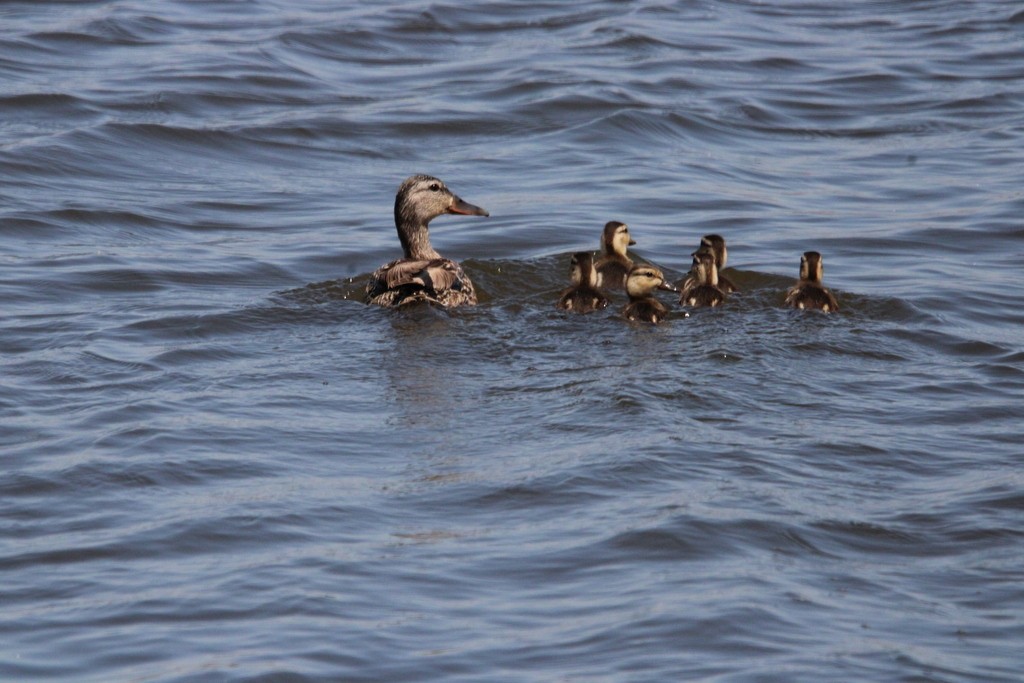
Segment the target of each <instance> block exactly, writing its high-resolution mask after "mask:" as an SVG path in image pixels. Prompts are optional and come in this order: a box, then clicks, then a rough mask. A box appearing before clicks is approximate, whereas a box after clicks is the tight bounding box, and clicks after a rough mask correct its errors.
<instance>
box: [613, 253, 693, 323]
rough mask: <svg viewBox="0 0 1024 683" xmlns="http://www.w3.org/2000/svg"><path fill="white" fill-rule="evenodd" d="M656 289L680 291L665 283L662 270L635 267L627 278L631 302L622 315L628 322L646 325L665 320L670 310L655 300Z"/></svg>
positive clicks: (640, 266)
mask: <svg viewBox="0 0 1024 683" xmlns="http://www.w3.org/2000/svg"><path fill="white" fill-rule="evenodd" d="M656 289H661V290H665V291H668V292H678V291H679V290H678V289H676V288H675V287H673V286H672V285H671V284H669V283H668V282H666V281H665V275H664V274H663V273H662V272H661V270H660V269H658V268H655V267H654V266H649V265H639V266H633V268H632V269H630V271H629V275H627V277H626V294H628V295H629V302H628V303H627V304H626V307H625V308H624V309H623V310H622V315H623V316H624V317H625V318H626V319H627V320H636V321H639V322H645V323H654V324H657V323H660V322H661V321H662V320H664V319H665V316H666V315H668V308H667V307H666V306H665V304H663V303H661V302H660V301H658V300H657V299H655V298H654V290H656Z"/></svg>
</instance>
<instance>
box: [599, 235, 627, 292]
mask: <svg viewBox="0 0 1024 683" xmlns="http://www.w3.org/2000/svg"><path fill="white" fill-rule="evenodd" d="M634 244H636V240H634V239H633V237H632V236H631V235H630V234H629V226H628V225H626V224H625V223H621V222H619V221H608V222H607V223H605V225H604V232H602V233H601V250H602V252H603V255H602V256H601V258H600V259H598V261H597V266H596V267H597V272H598V273H599V274H600V275H601V279H602V282H603V283H604V284H605V285H606V286H608V287H616V288H618V287H625V286H626V276H627V275H628V274H629V269H630V268H632V267H633V260H632V259H631V258H629V256H628V255H627V254H626V250H627V249H628V248H629V247H631V246H633V245H634Z"/></svg>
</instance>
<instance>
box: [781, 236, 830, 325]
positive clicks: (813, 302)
mask: <svg viewBox="0 0 1024 683" xmlns="http://www.w3.org/2000/svg"><path fill="white" fill-rule="evenodd" d="M823 272H824V267H823V266H822V263H821V254H819V253H818V252H816V251H805V252H804V255H803V256H801V257H800V280H799V281H798V282H797V283H796V284H795V285H793V286H792V287H790V289H789V291H788V292H786V305H787V306H792V307H793V308H799V309H805V308H815V309H820V310H822V311H825V312H826V313H835V312H836V311H838V310H839V303H838V302H837V301H836V298H835V297H834V296H832V292H830V291H828V290H827V289H825V285H823V284H822V282H821V276H822V273H823Z"/></svg>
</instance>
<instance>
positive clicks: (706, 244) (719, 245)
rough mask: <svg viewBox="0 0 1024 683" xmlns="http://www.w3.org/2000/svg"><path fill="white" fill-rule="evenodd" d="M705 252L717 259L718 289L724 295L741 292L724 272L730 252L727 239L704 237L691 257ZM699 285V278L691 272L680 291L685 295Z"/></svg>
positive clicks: (718, 236) (714, 236)
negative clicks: (726, 243)
mask: <svg viewBox="0 0 1024 683" xmlns="http://www.w3.org/2000/svg"><path fill="white" fill-rule="evenodd" d="M705 252H706V253H710V254H712V255H713V256H714V257H715V268H716V269H717V271H718V288H719V289H720V290H722V292H723V293H724V294H732V293H733V292H738V291H740V288H739V287H737V286H736V284H735V283H734V282H733V281H732V280H730V279H729V278H728V276H726V275H725V274H724V273H723V272H722V270H723V269H724V268H725V264H726V263H727V262H728V261H729V250H728V249H727V248H726V246H725V238H724V237H722V236H721V235H704V236H703V237H701V238H700V246H699V247H697V251H695V252H693V253H692V254H691V256H697V254H700V253H705ZM697 284H698V283H697V278H696V277H695V275H694V272H693V271H692V270H691V271H690V273H689V274H688V275H687V276H686V279H685V280H684V281H683V284H682V285H681V286H680V289H681V290H682V291H683V292H684V293H685V292H686V291H687V290H688V289H690V288H692V287H696V286H697Z"/></svg>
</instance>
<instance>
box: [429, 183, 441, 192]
mask: <svg viewBox="0 0 1024 683" xmlns="http://www.w3.org/2000/svg"><path fill="white" fill-rule="evenodd" d="M430 191H431V192H440V191H441V186H440V185H438V184H437V183H432V184H431V185H430Z"/></svg>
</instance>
